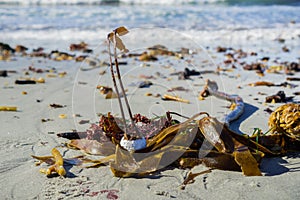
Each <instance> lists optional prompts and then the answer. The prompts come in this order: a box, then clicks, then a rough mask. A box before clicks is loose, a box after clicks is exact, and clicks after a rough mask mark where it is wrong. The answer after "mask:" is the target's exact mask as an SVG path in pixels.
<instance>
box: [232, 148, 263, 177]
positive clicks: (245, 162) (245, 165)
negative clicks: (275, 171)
mask: <svg viewBox="0 0 300 200" xmlns="http://www.w3.org/2000/svg"><path fill="white" fill-rule="evenodd" d="M233 156H234V159H235V161H236V162H237V164H238V165H240V166H241V169H242V172H243V174H244V175H246V176H261V175H262V174H261V171H260V169H259V168H258V163H257V162H256V159H255V158H254V157H253V156H252V154H251V152H250V151H249V150H245V151H234V152H233Z"/></svg>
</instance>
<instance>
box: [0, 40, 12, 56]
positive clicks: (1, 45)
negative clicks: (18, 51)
mask: <svg viewBox="0 0 300 200" xmlns="http://www.w3.org/2000/svg"><path fill="white" fill-rule="evenodd" d="M3 52H11V53H15V49H13V48H12V47H11V46H9V44H6V43H2V42H0V53H3Z"/></svg>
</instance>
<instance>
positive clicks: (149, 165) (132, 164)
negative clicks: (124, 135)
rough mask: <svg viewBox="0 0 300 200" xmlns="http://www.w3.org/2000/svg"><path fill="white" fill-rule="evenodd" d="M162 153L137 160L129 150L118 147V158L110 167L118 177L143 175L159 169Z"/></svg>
mask: <svg viewBox="0 0 300 200" xmlns="http://www.w3.org/2000/svg"><path fill="white" fill-rule="evenodd" d="M160 159H161V154H155V155H152V156H149V157H147V158H145V159H143V160H141V161H140V162H137V161H136V160H135V158H134V157H133V156H132V154H131V153H130V152H129V151H126V150H124V149H122V148H121V147H120V146H119V145H117V147H116V159H115V162H113V163H111V165H110V169H111V171H112V172H113V174H114V176H116V177H131V176H143V175H146V174H149V173H151V172H154V171H156V170H157V168H158V165H159V162H160Z"/></svg>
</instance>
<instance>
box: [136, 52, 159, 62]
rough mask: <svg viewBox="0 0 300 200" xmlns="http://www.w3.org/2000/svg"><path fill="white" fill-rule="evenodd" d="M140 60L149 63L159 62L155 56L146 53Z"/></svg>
mask: <svg viewBox="0 0 300 200" xmlns="http://www.w3.org/2000/svg"><path fill="white" fill-rule="evenodd" d="M139 60H140V61H147V62H149V61H157V60H158V59H157V57H155V56H154V55H151V54H148V53H147V52H144V53H142V54H141V55H140V56H139Z"/></svg>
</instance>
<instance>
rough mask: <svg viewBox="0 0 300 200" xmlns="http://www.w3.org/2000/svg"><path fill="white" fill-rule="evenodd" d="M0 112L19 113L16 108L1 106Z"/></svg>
mask: <svg viewBox="0 0 300 200" xmlns="http://www.w3.org/2000/svg"><path fill="white" fill-rule="evenodd" d="M0 111H17V107H16V106H0Z"/></svg>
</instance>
